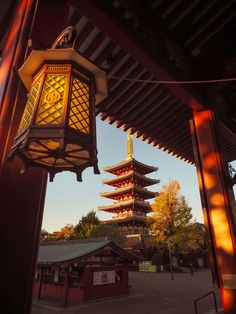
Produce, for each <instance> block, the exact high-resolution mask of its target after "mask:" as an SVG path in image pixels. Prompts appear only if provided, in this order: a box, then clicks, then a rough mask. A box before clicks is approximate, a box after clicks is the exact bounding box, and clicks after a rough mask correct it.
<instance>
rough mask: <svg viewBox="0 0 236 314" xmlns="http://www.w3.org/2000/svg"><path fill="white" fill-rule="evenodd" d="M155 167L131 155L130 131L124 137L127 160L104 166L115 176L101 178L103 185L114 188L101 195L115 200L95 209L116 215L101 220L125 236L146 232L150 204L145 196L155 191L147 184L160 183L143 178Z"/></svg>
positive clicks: (153, 194)
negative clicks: (125, 137) (116, 226)
mask: <svg viewBox="0 0 236 314" xmlns="http://www.w3.org/2000/svg"><path fill="white" fill-rule="evenodd" d="M157 169H158V168H156V167H152V166H148V165H146V164H143V163H141V162H139V161H137V160H136V159H134V157H133V141H132V138H131V135H130V133H128V136H127V158H126V160H124V161H122V162H120V163H118V164H115V165H112V166H109V167H106V168H104V170H105V171H106V172H109V173H111V174H113V175H115V176H116V177H115V178H113V179H108V180H103V181H102V182H103V183H104V184H107V185H110V186H112V187H115V190H113V191H111V192H104V193H101V194H100V195H101V196H102V197H106V198H109V199H113V200H115V202H114V203H113V204H111V205H108V206H102V207H99V208H98V209H99V210H101V211H106V212H109V213H113V214H115V216H114V217H112V219H111V220H107V221H105V222H104V223H116V224H117V225H118V226H119V227H120V230H121V233H122V234H124V235H147V234H148V228H147V225H146V221H147V214H148V213H149V212H150V211H151V206H150V204H149V202H147V201H146V200H147V199H152V198H154V197H155V195H156V194H157V193H156V192H152V191H149V190H148V189H147V188H146V187H147V186H151V185H153V184H156V183H159V180H155V179H151V178H149V177H146V174H149V173H152V172H154V171H156V170H157Z"/></svg>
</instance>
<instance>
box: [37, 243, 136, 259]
mask: <svg viewBox="0 0 236 314" xmlns="http://www.w3.org/2000/svg"><path fill="white" fill-rule="evenodd" d="M105 247H112V248H114V250H116V251H120V252H121V254H122V255H124V256H126V258H128V259H135V258H136V256H135V255H132V254H129V253H128V252H126V251H124V250H123V249H122V248H120V247H119V246H117V245H116V244H115V243H114V242H112V241H108V240H107V241H101V242H98V241H96V242H83V241H82V242H81V241H65V242H64V243H62V242H59V243H57V242H54V243H50V244H44V245H40V247H39V254H38V264H58V263H66V262H70V261H74V260H77V261H79V260H81V259H83V258H85V257H88V256H90V255H91V254H93V253H95V252H97V251H99V250H102V249H103V248H105Z"/></svg>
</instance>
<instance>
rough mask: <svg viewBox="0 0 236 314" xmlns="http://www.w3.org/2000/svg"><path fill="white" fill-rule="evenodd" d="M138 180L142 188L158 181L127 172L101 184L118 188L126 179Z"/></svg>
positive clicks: (134, 172)
mask: <svg viewBox="0 0 236 314" xmlns="http://www.w3.org/2000/svg"><path fill="white" fill-rule="evenodd" d="M130 178H133V179H136V180H137V179H138V180H140V182H142V186H150V185H153V184H156V183H159V182H160V180H156V179H152V178H148V177H146V176H144V175H142V174H140V173H138V172H136V171H129V172H127V173H125V174H123V175H120V176H117V177H115V178H112V179H107V180H103V181H102V183H104V184H107V185H111V186H114V187H119V186H120V183H122V182H123V181H125V180H127V179H130Z"/></svg>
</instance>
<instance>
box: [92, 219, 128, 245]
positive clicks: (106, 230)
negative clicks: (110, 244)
mask: <svg viewBox="0 0 236 314" xmlns="http://www.w3.org/2000/svg"><path fill="white" fill-rule="evenodd" d="M93 236H94V237H95V238H97V237H107V239H108V240H112V241H114V242H116V243H117V244H119V245H121V244H123V242H124V240H125V237H124V235H122V234H121V233H120V230H119V227H118V226H117V225H115V224H108V223H106V224H101V223H100V224H99V225H97V226H96V227H95V229H94V231H93Z"/></svg>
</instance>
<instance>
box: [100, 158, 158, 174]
mask: <svg viewBox="0 0 236 314" xmlns="http://www.w3.org/2000/svg"><path fill="white" fill-rule="evenodd" d="M129 166H132V168H133V170H134V171H137V172H138V173H140V174H148V173H151V172H153V171H156V170H157V169H158V168H157V167H153V166H149V165H146V164H143V163H142V162H140V161H138V160H136V159H134V158H130V159H126V160H124V161H122V162H120V163H118V164H115V165H112V166H108V167H105V168H104V171H106V172H109V173H112V174H114V175H119V172H120V171H121V170H122V169H124V168H126V167H129ZM137 169H138V170H137Z"/></svg>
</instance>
